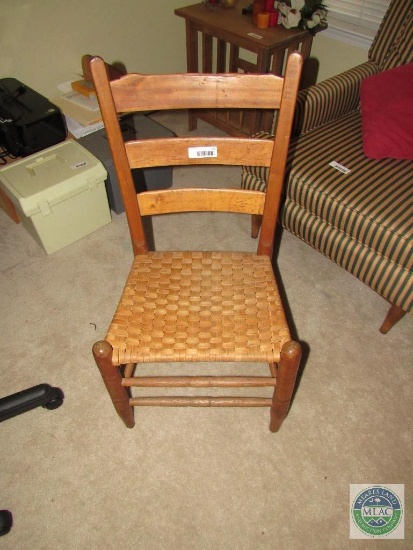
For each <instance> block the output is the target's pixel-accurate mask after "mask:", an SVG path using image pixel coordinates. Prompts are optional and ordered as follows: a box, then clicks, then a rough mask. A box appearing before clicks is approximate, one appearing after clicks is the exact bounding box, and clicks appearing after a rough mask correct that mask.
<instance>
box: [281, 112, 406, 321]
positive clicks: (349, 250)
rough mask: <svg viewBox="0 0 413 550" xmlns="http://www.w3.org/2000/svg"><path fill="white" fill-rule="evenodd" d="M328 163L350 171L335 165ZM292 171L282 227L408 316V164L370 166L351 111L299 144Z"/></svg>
mask: <svg viewBox="0 0 413 550" xmlns="http://www.w3.org/2000/svg"><path fill="white" fill-rule="evenodd" d="M326 143H328V144H329V146H328V148H326V147H325V144H326ZM314 151H316V152H317V154H316V155H314V154H313V152H314ZM308 159H311V161H310V162H309V160H308ZM331 161H336V162H339V163H340V164H341V165H343V166H345V167H346V168H348V169H350V172H349V173H348V174H343V173H342V172H340V171H338V170H336V169H334V168H332V167H331V166H330V162H331ZM289 170H290V174H289V179H288V187H287V191H286V194H287V198H286V201H285V204H284V208H283V211H282V224H283V226H284V227H285V228H286V229H288V230H289V231H291V232H292V233H294V234H295V235H297V236H298V237H300V238H301V239H303V240H304V241H306V242H307V243H308V244H310V245H311V246H313V247H314V248H316V249H317V250H318V251H320V252H322V253H323V254H324V255H326V256H327V257H329V258H330V259H331V260H333V261H335V262H336V263H338V264H339V265H340V266H341V267H344V268H345V269H347V270H348V271H350V273H352V274H353V275H355V276H356V277H358V278H359V279H361V280H362V281H363V282H365V283H366V284H368V285H369V286H370V287H371V288H373V289H374V290H376V291H377V292H378V293H379V294H381V295H382V296H384V297H385V298H387V299H388V300H390V301H391V302H392V303H394V304H396V305H398V306H400V307H401V308H402V309H404V310H405V311H411V310H412V309H413V271H412V269H413V265H412V262H413V217H412V212H413V193H412V177H413V163H412V162H411V161H404V160H394V159H383V160H381V161H374V162H371V160H370V159H368V158H367V157H366V156H365V155H364V154H363V148H362V143H361V116H360V113H359V112H358V111H354V112H353V113H350V114H349V115H346V116H344V117H342V118H341V119H340V120H339V122H337V121H336V122H333V123H330V124H328V125H326V126H323V128H321V129H319V130H315V131H314V132H312V133H311V134H307V135H306V136H301V138H300V139H296V140H295V141H294V142H293V143H292V146H291V152H290V158H289Z"/></svg>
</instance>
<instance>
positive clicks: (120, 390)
mask: <svg viewBox="0 0 413 550" xmlns="http://www.w3.org/2000/svg"><path fill="white" fill-rule="evenodd" d="M92 351H93V356H94V358H95V361H96V364H97V366H98V368H99V370H100V374H101V375H102V378H103V381H104V383H105V386H106V389H107V390H108V392H109V395H110V398H111V399H112V403H113V406H114V407H115V409H116V412H117V413H118V415H119V416H120V417H121V419H122V420H123V422H124V423H125V426H126V427H127V428H133V427H134V426H135V420H134V418H133V407H132V406H131V405H130V404H129V393H128V389H127V388H125V387H123V386H122V376H121V373H120V370H119V367H115V366H113V363H112V353H113V348H112V346H111V345H110V344H109V342H107V341H106V340H100V341H99V342H96V343H95V344H94V345H93V348H92Z"/></svg>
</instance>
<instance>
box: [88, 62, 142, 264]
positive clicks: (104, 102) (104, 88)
mask: <svg viewBox="0 0 413 550" xmlns="http://www.w3.org/2000/svg"><path fill="white" fill-rule="evenodd" d="M90 70H91V75H92V79H93V82H94V85H95V87H99V89H100V91H101V92H100V94H99V95H98V100H99V107H100V110H101V113H102V118H103V122H104V124H105V128H106V129H107V136H108V141H109V146H110V149H111V151H112V156H113V162H114V165H115V169H116V173H117V175H118V180H119V187H120V191H121V194H122V198H123V202H124V204H125V211H126V216H127V219H128V225H129V231H130V235H131V240H132V247H133V252H134V254H135V255H136V254H145V253H146V252H147V251H148V245H147V242H146V237H145V231H144V228H143V224H142V219H141V216H140V212H139V206H138V202H137V200H136V192H134V189H135V185H134V182H133V178H132V173H131V171H130V166H129V161H128V158H127V154H126V149H125V144H124V141H123V136H122V132H121V130H120V127H119V123H118V116H117V113H116V108H115V103H114V100H113V96H112V91H111V87H110V82H109V75H108V72H107V67H106V64H105V62H104V61H103V59H102V58H100V57H94V58H93V59H91V60H90Z"/></svg>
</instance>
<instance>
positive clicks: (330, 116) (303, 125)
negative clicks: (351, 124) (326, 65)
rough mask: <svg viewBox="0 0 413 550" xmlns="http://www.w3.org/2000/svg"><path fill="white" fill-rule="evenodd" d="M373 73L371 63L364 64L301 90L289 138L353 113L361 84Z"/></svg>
mask: <svg viewBox="0 0 413 550" xmlns="http://www.w3.org/2000/svg"><path fill="white" fill-rule="evenodd" d="M377 71H378V69H377V66H376V65H375V64H374V63H373V62H371V61H366V62H365V63H362V64H361V65H358V66H357V67H353V68H352V69H349V70H348V71H346V72H344V73H341V74H339V75H337V76H333V77H331V78H328V79H327V80H324V81H322V82H320V83H319V84H315V85H314V86H310V87H309V88H306V89H304V90H301V91H300V92H299V93H298V98H297V106H296V110H295V116H294V123H293V135H294V136H299V135H300V134H305V133H306V132H309V131H310V130H314V129H315V128H318V127H319V126H323V125H324V124H326V123H328V122H332V121H333V120H335V119H337V118H339V117H341V116H343V115H345V114H347V113H350V112H352V111H354V110H355V109H357V108H358V105H359V102H360V86H361V83H362V81H363V80H364V79H365V78H367V77H368V76H371V75H373V74H375V73H377Z"/></svg>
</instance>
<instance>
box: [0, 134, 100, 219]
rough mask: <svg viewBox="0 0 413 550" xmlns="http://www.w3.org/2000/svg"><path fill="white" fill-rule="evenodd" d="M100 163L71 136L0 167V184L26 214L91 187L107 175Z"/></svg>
mask: <svg viewBox="0 0 413 550" xmlns="http://www.w3.org/2000/svg"><path fill="white" fill-rule="evenodd" d="M106 176H107V173H106V170H105V168H104V166H103V164H102V163H101V162H100V161H99V160H98V159H97V158H96V157H94V156H93V155H92V154H91V153H90V152H89V151H88V150H87V149H85V148H84V147H82V146H81V145H80V144H79V143H77V142H76V141H74V140H71V139H70V140H67V141H64V142H62V143H59V144H58V145H54V146H53V147H49V148H47V149H44V150H43V151H40V152H39V153H36V154H34V155H30V156H29V157H26V158H24V159H22V160H19V161H17V162H14V163H12V164H10V165H8V166H6V167H4V168H2V169H0V184H1V185H2V187H3V188H4V190H5V191H6V193H7V195H8V196H9V197H10V199H11V200H12V202H13V203H14V204H16V203H17V205H19V206H20V208H21V209H22V210H23V212H24V214H25V215H26V216H32V215H33V214H36V213H37V212H39V211H41V212H42V213H44V214H45V215H46V214H47V213H50V212H49V210H50V207H51V206H53V205H55V204H58V203H59V202H62V201H64V200H67V199H68V198H70V197H73V196H74V195H77V194H79V193H81V192H82V191H84V190H86V189H87V188H94V187H96V186H97V184H98V183H100V182H102V181H104V180H105V179H106Z"/></svg>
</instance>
